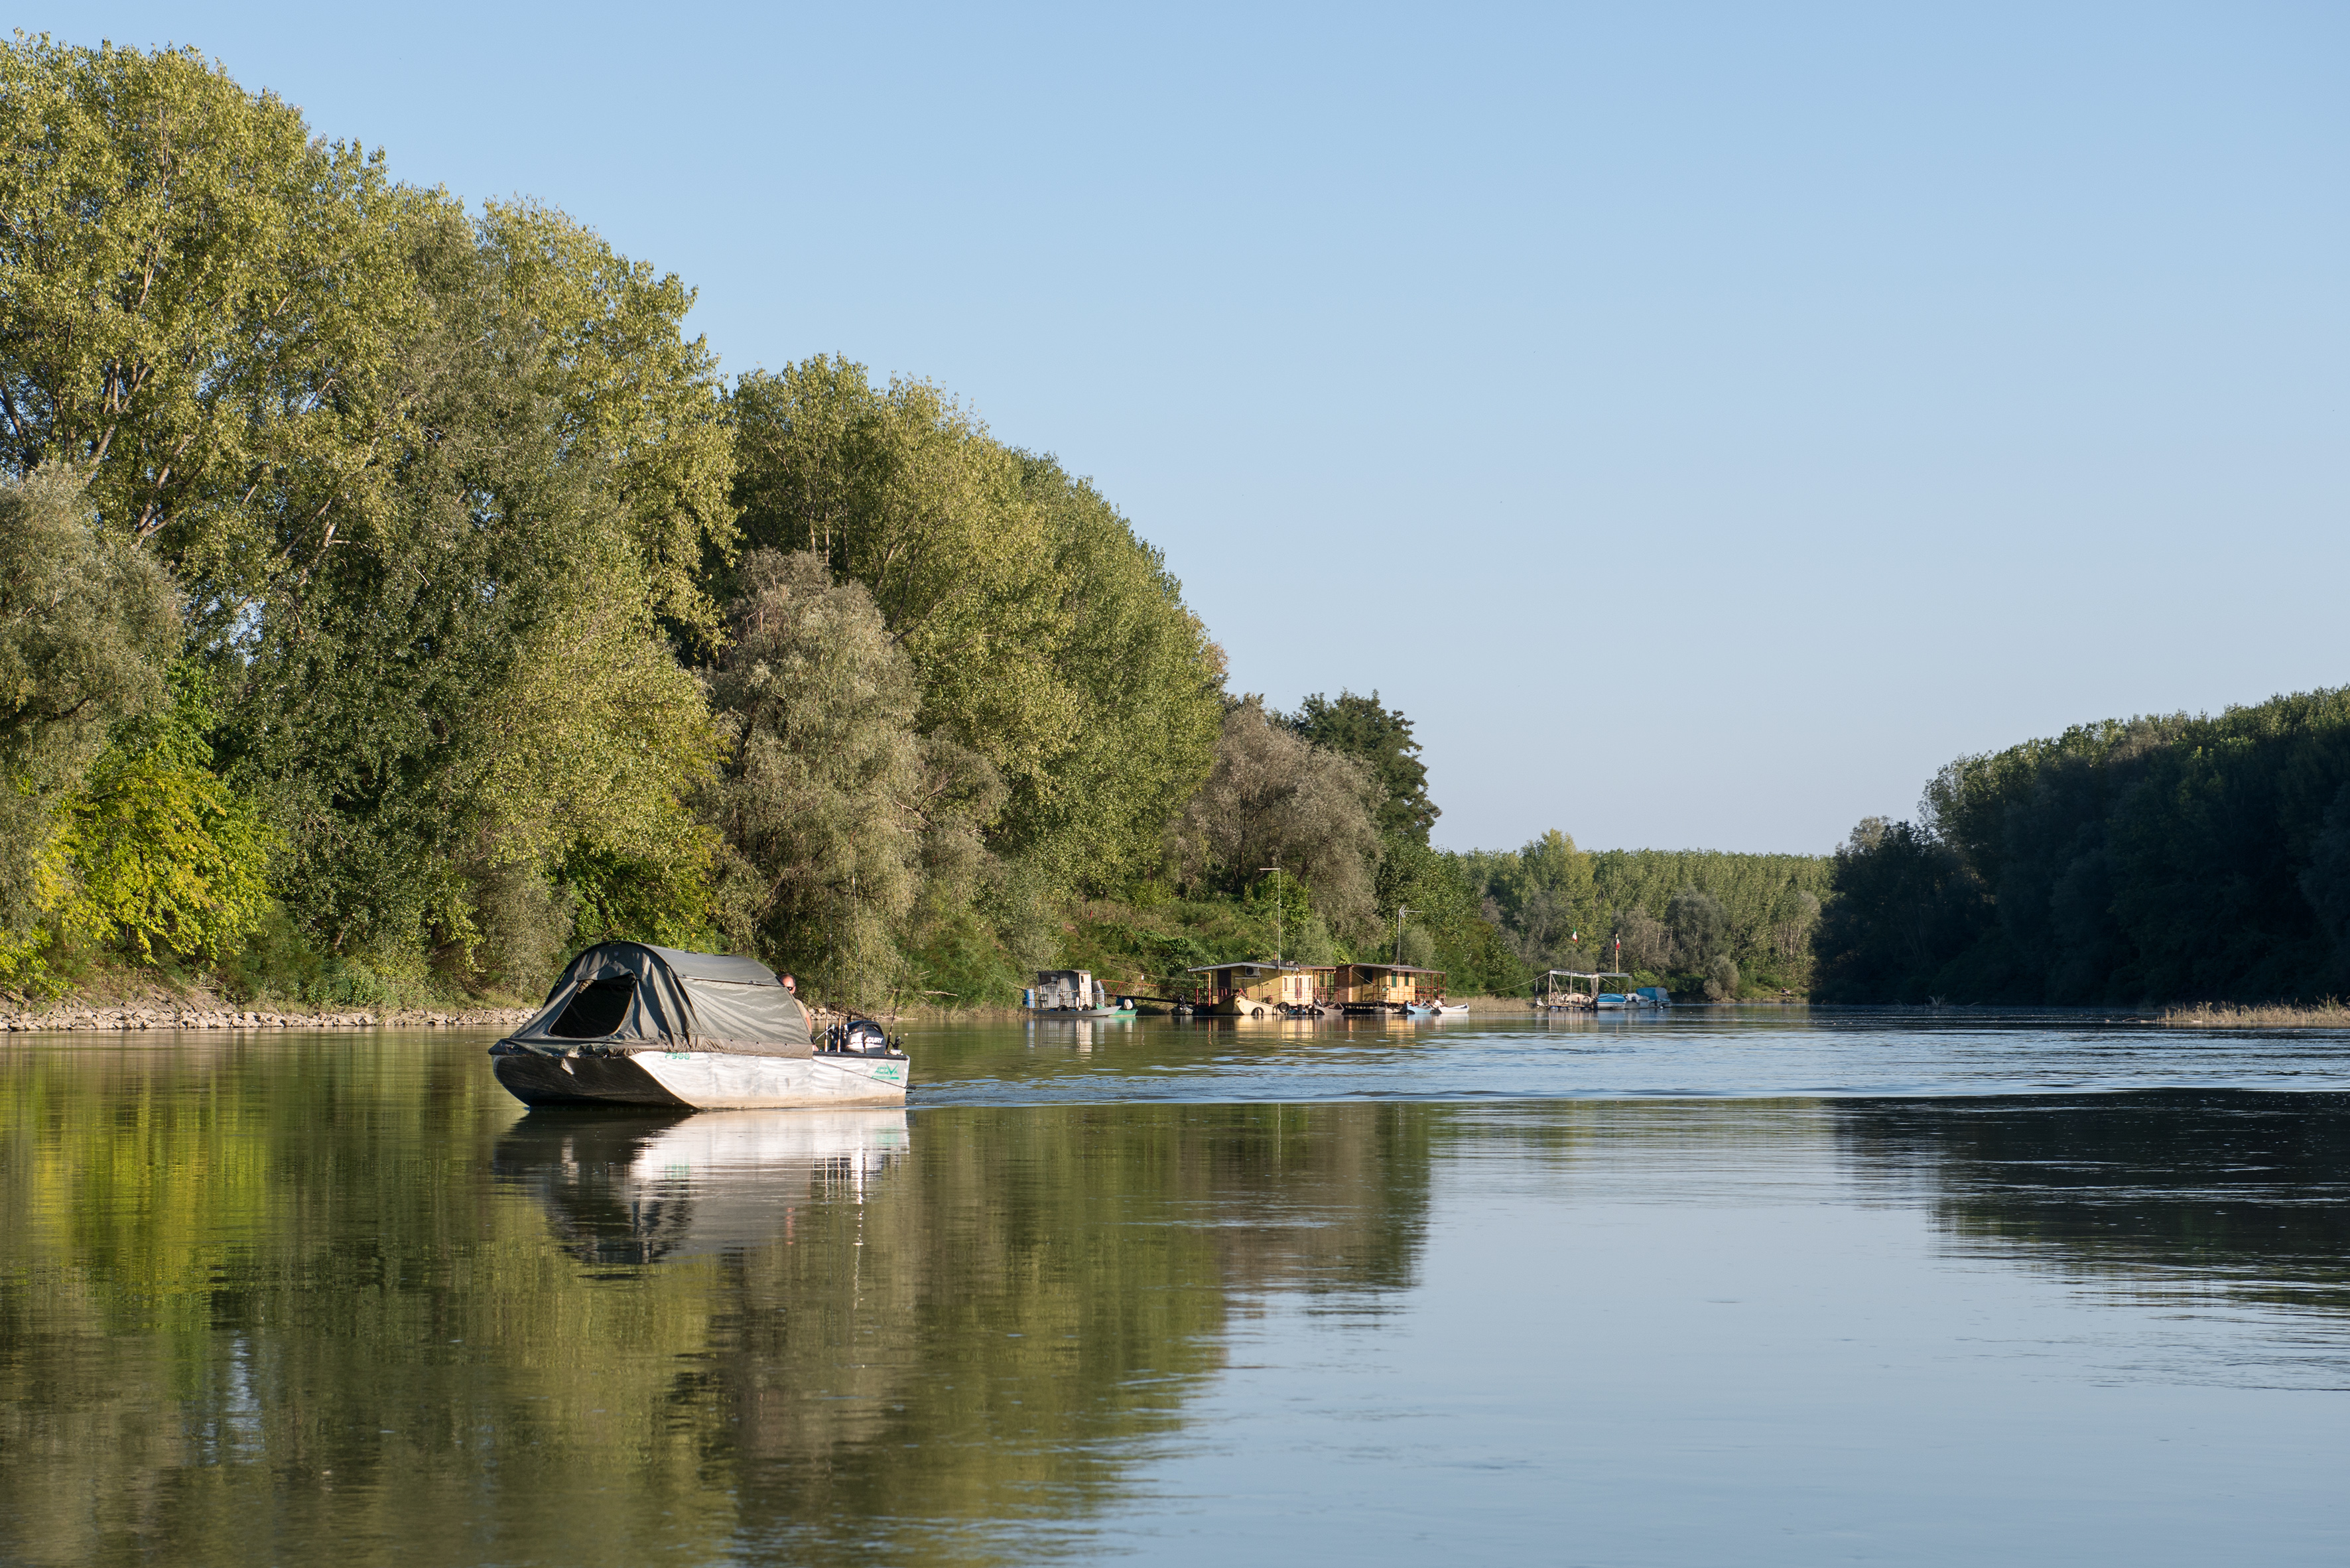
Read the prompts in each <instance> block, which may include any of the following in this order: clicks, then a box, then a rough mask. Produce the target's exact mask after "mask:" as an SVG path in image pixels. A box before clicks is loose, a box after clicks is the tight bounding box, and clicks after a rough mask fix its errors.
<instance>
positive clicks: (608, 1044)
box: [498, 942, 814, 1056]
mask: <svg viewBox="0 0 2350 1568" xmlns="http://www.w3.org/2000/svg"><path fill="white" fill-rule="evenodd" d="M498 1047H500V1048H503V1049H505V1050H509V1051H531V1052H536V1054H540V1055H543V1056H564V1055H569V1054H573V1053H575V1052H582V1051H585V1052H588V1053H591V1054H601V1053H604V1052H610V1051H622V1052H626V1051H663V1050H666V1051H710V1052H723V1053H730V1054H735V1055H744V1056H807V1055H812V1054H814V1046H813V1044H812V1043H811V1042H810V1041H809V1039H808V1026H807V1015H806V1013H804V1012H801V1011H800V1004H799V1001H798V999H797V998H795V997H794V996H793V995H792V993H791V992H788V991H786V990H785V989H784V982H783V981H780V980H778V979H776V978H775V971H774V970H771V969H769V968H768V967H767V966H766V965H765V964H763V963H761V962H759V961H757V960H755V959H745V958H727V957H724V956H723V955H722V954H718V953H688V952H680V951H678V950H676V949H675V948H656V947H650V946H647V945H646V944H645V943H643V942H605V943H604V944H602V945H601V946H599V947H592V948H589V949H588V950H587V951H586V952H583V953H581V954H580V955H579V956H578V957H577V958H576V959H573V960H572V961H571V962H570V964H569V965H568V966H567V968H566V969H565V970H564V971H563V978H562V979H560V980H558V981H556V982H555V989H554V990H552V991H550V992H547V993H546V1006H545V1007H542V1008H540V1009H539V1010H538V1012H537V1013H536V1016H534V1017H533V1018H532V1019H531V1021H530V1022H529V1023H525V1024H524V1025H523V1026H522V1027H521V1028H519V1029H517V1030H515V1032H514V1033H511V1034H509V1035H507V1036H506V1037H505V1038H504V1039H503V1040H501V1041H499V1042H498Z"/></svg>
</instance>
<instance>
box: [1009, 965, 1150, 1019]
mask: <svg viewBox="0 0 2350 1568" xmlns="http://www.w3.org/2000/svg"><path fill="white" fill-rule="evenodd" d="M1021 1005H1022V1006H1023V1007H1025V1008H1026V1009H1027V1010H1028V1011H1029V1012H1033V1013H1035V1015H1036V1016H1037V1017H1039V1018H1131V1017H1133V1016H1134V998H1132V997H1130V996H1117V997H1113V996H1112V995H1110V993H1109V992H1107V991H1104V990H1103V989H1102V983H1101V981H1097V980H1096V979H1095V978H1094V977H1093V976H1092V975H1091V974H1089V973H1087V971H1084V970H1081V969H1040V970H1038V971H1036V983H1035V985H1032V986H1030V987H1029V988H1028V989H1027V990H1026V991H1025V992H1022V993H1021Z"/></svg>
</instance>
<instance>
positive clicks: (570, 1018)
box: [546, 974, 637, 1040]
mask: <svg viewBox="0 0 2350 1568" xmlns="http://www.w3.org/2000/svg"><path fill="white" fill-rule="evenodd" d="M636 999H637V977H636V976H635V975H632V974H619V975H614V976H612V977H611V978H610V979H608V980H598V981H589V982H588V983H587V984H586V985H583V986H581V987H580V988H579V990H578V992H577V994H576V995H574V996H573V997H572V999H571V1005H570V1006H568V1007H567V1008H565V1009H564V1010H563V1016H562V1017H560V1018H558V1019H556V1021H555V1022H554V1023H550V1024H548V1025H547V1029H546V1032H547V1033H549V1034H553V1035H556V1036H557V1037H558V1038H560V1039H564V1040H601V1039H602V1038H604V1036H605V1035H607V1034H609V1033H612V1031H614V1030H615V1029H618V1028H619V1026H620V1020H622V1019H624V1018H626V1017H627V1016H628V1015H629V1002H634V1001H635V1000H636Z"/></svg>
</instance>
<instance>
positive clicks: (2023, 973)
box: [1816, 688, 2350, 1024]
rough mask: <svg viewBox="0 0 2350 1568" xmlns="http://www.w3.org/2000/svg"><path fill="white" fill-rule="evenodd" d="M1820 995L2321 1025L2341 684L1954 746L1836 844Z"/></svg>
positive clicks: (2344, 826)
mask: <svg viewBox="0 0 2350 1568" xmlns="http://www.w3.org/2000/svg"><path fill="white" fill-rule="evenodd" d="M1816 946H1817V959H1818V965H1819V985H1818V988H1817V994H1818V996H1819V998H1820V1000H1822V1001H1824V1002H1919V1001H1924V1000H1926V999H1927V998H1929V997H1940V998H1943V999H1945V1000H1947V1001H1950V1002H1960V1003H1989V1004H1993V1005H2008V1006H2034V1005H2054V1006H2065V1007H2076V1006H2090V1007H2094V1006H2119V1007H2130V1008H2136V1009H2147V1010H2153V1009H2161V1008H2165V1007H2168V1008H2169V1009H2170V1010H2171V1012H2170V1013H2169V1014H2167V1015H2166V1019H2167V1021H2170V1022H2176V1023H2182V1024H2200V1023H2211V1024H2224V1023H2277V1024H2303V1023H2328V1022H2332V1021H2333V1020H2334V1018H2335V1017H2336V1016H2337V1015H2338V1012H2339V1009H2338V1005H2337V1004H2336V1003H2335V1002H2333V1001H2332V1000H2331V999H2333V998H2338V997H2341V996H2344V995H2345V994H2350V688H2337V689H2334V690H2329V691H2307V692H2296V693H2293V694H2290V695H2285V696H2278V697H2272V698H2271V699H2269V700H2268V701H2263V702H2258V703H2251V704H2248V705H2244V706H2241V707H2232V708H2229V709H2227V710H2226V711H2223V712H2220V713H2219V714H2216V715H2211V714H2199V715H2191V716H2190V715H2189V714H2185V713H2174V714H2168V715H2154V716H2140V717H2137V718H2131V719H2116V720H2109V721H2106V722H2101V723H2095V724H2084V725H2078V726H2075V727H2074V728H2073V729H2070V730H2067V731H2065V732H2064V733H2063V734H2062V735H2059V736H2056V737H2054V739H2045V740H2033V741H2027V742H2023V743H2022V744H2020V745H2016V746H2011V747H2009V748H2008V749H2007V750H2005V751H2002V752H1998V753H1989V754H1985V755H1981V756H1970V757H1961V758H1960V759H1958V760H1957V761H1956V762H1953V763H1950V765H1949V766H1947V767H1945V768H1943V769H1942V770H1941V772H1939V774H1936V775H1935V776H1934V777H1933V778H1932V779H1931V780H1930V781H1929V782H1928V784H1927V786H1926V790H1925V794H1924V798H1923V799H1922V800H1920V802H1919V803H1918V814H1917V816H1916V819H1915V820H1914V821H1908V822H1889V821H1887V820H1885V819H1883V818H1881V817H1871V818H1868V819H1866V820H1865V821H1863V822H1862V823H1861V824H1860V825H1859V826H1856V827H1855V828H1854V829H1853V832H1852V836H1850V838H1848V839H1847V840H1846V843H1845V844H1844V846H1842V847H1841V848H1840V849H1838V850H1837V851H1836V854H1835V862H1834V867H1833V871H1832V876H1831V897H1830V898H1829V899H1828V901H1827V904H1826V910H1825V916H1824V918H1823V919H1822V921H1821V924H1820V929H1819V932H1818V940H1817V943H1816Z"/></svg>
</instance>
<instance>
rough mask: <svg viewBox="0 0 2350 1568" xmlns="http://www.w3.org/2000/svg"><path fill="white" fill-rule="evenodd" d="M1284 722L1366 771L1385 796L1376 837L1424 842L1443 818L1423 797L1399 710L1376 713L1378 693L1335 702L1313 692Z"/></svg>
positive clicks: (1423, 773)
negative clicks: (1386, 835) (1384, 835)
mask: <svg viewBox="0 0 2350 1568" xmlns="http://www.w3.org/2000/svg"><path fill="white" fill-rule="evenodd" d="M1286 722H1287V723H1288V725H1289V727H1290V728H1291V729H1293V730H1295V731H1296V732H1298V733H1299V734H1300V735H1302V736H1304V737H1305V739H1306V740H1307V741H1309V742H1312V743H1313V744H1315V745H1317V746H1321V747H1323V748H1324V749H1326V750H1328V751H1333V752H1337V753H1341V754H1343V755H1346V756H1349V757H1353V758H1354V759H1356V760H1357V762H1359V763H1362V764H1363V765H1364V766H1366V767H1367V768H1369V769H1370V771H1371V777H1372V778H1374V779H1375V780H1377V781H1378V785H1379V787H1380V788H1381V789H1383V790H1385V791H1386V792H1387V795H1386V798H1385V799H1384V800H1382V801H1381V802H1380V803H1379V816H1378V826H1379V831H1380V832H1382V833H1386V834H1392V835H1397V836H1405V837H1411V838H1416V839H1418V840H1419V842H1420V843H1422V844H1425V843H1427V842H1428V833H1429V829H1430V828H1431V827H1433V826H1436V819H1437V818H1438V817H1439V816H1440V815H1443V813H1441V812H1440V811H1439V810H1437V808H1436V803H1435V802H1434V801H1432V800H1430V799H1429V797H1428V768H1427V766H1426V765H1425V764H1424V763H1421V762H1420V760H1419V742H1418V741H1415V740H1413V739H1412V737H1411V721H1410V720H1409V719H1407V718H1405V717H1404V716H1403V712H1402V711H1401V710H1399V709H1388V708H1383V707H1381V706H1380V705H1379V694H1378V692H1377V691H1373V692H1372V693H1371V694H1370V695H1369V696H1367V697H1357V695H1355V693H1353V692H1352V691H1345V690H1343V689H1342V690H1341V691H1339V693H1338V695H1337V698H1336V700H1335V701H1333V700H1332V699H1330V698H1328V697H1325V696H1324V695H1323V694H1322V693H1321V692H1319V691H1317V692H1315V694H1314V695H1313V696H1311V697H1308V698H1307V699H1305V701H1303V702H1301V703H1299V704H1298V707H1297V711H1296V712H1295V714H1292V715H1290V716H1289V717H1288V719H1287V720H1286Z"/></svg>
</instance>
